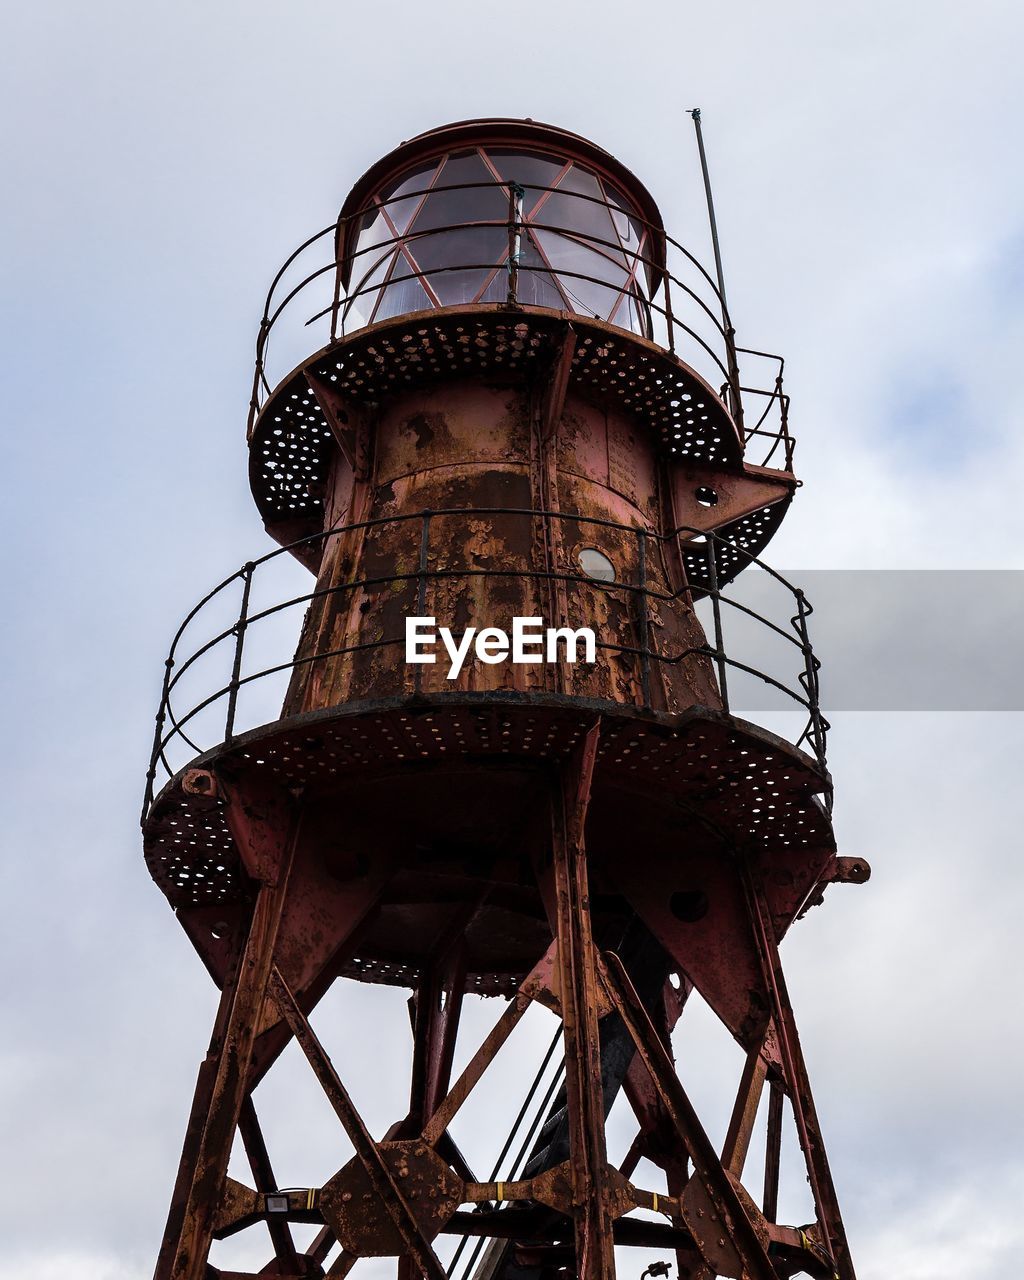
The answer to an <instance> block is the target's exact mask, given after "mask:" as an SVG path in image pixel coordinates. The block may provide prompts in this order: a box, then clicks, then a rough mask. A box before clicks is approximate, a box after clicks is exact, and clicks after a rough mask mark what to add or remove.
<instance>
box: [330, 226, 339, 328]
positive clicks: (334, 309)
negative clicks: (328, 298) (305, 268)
mask: <svg viewBox="0 0 1024 1280" xmlns="http://www.w3.org/2000/svg"><path fill="white" fill-rule="evenodd" d="M340 244H341V238H340V236H338V235H337V234H336V235H335V237H334V255H335V263H334V301H333V302H332V304H331V342H332V344H333V343H335V342H337V341H338V312H339V310H340V309H341V258H339V257H338V249H339V247H340Z"/></svg>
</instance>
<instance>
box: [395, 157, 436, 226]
mask: <svg viewBox="0 0 1024 1280" xmlns="http://www.w3.org/2000/svg"><path fill="white" fill-rule="evenodd" d="M438 168H439V161H437V160H431V161H430V162H429V163H428V164H425V165H421V166H420V167H419V168H418V169H414V170H413V172H412V173H409V174H407V175H406V176H405V177H404V178H403V179H402V180H401V182H398V183H396V184H395V185H394V186H393V187H391V188H390V189H389V190H388V191H382V192H381V203H382V204H383V205H384V208H385V209H387V211H388V217H389V218H390V219H391V221H392V222H393V223H394V224H395V227H396V229H397V230H398V232H399V233H400V234H402V233H404V232H405V231H406V230H407V229H408V225H409V219H410V218H411V217H412V215H413V213H414V212H415V211H416V209H417V208H418V207H419V204H420V201H421V200H422V199H423V195H422V192H423V190H424V188H426V187H429V186H430V185H431V182H432V180H433V178H434V175H435V174H436V173H437V170H438ZM406 192H412V193H414V194H411V195H408V196H406V195H405V193H406ZM415 193H420V194H415ZM403 196H404V197H405V198H404V199H403Z"/></svg>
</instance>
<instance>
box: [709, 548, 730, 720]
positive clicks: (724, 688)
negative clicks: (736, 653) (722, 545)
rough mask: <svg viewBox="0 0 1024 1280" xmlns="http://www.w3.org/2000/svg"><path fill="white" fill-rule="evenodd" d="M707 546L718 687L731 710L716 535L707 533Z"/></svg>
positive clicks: (726, 707)
mask: <svg viewBox="0 0 1024 1280" xmlns="http://www.w3.org/2000/svg"><path fill="white" fill-rule="evenodd" d="M705 543H706V546H707V570H708V595H709V596H710V597H711V612H712V615H713V617H714V620H715V663H716V665H717V667H718V688H719V691H720V693H721V695H722V708H723V710H725V711H728V710H729V682H728V679H727V674H726V662H725V643H724V641H723V639H722V606H721V599H720V596H719V591H718V565H717V563H716V562H715V535H714V534H713V533H708V534H705Z"/></svg>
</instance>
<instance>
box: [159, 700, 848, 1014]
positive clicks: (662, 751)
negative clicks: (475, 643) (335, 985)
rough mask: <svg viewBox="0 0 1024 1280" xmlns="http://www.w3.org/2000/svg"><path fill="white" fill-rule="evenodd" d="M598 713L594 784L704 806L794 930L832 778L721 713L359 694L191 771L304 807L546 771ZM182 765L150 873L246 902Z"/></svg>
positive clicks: (820, 844)
mask: <svg viewBox="0 0 1024 1280" xmlns="http://www.w3.org/2000/svg"><path fill="white" fill-rule="evenodd" d="M596 714H600V715H601V717H602V733H601V743H600V752H599V756H598V761H597V766H596V770H595V778H594V792H595V795H597V794H600V793H602V792H605V793H606V794H608V795H611V796H614V795H616V794H621V795H633V796H640V797H648V798H649V799H650V801H652V802H657V803H659V804H661V803H667V802H671V803H672V804H674V805H675V806H676V807H677V808H678V810H679V811H680V812H681V813H683V814H689V813H693V814H699V822H700V823H701V825H702V826H703V827H704V828H705V829H707V830H708V831H710V832H712V833H715V836H716V838H717V839H719V840H721V841H722V842H723V843H724V845H728V846H732V847H735V848H744V849H747V850H749V851H750V852H751V853H752V854H753V855H754V856H755V858H756V859H757V861H758V862H759V863H760V865H761V866H762V868H763V869H764V870H765V872H766V874H767V875H769V877H770V878H771V880H772V882H773V883H772V890H771V895H770V896H771V900H772V910H773V913H774V915H775V917H776V922H777V925H778V927H779V928H780V932H782V931H784V929H785V928H786V926H787V925H788V924H789V922H790V921H791V920H792V918H793V916H794V915H795V914H796V912H797V910H798V909H799V907H800V906H801V904H802V902H803V899H804V898H805V897H806V894H807V893H808V891H809V890H810V889H811V888H812V887H813V881H814V879H815V878H816V875H817V873H818V871H819V870H820V866H821V863H822V859H823V857H825V856H827V855H828V854H830V853H831V852H834V848H835V845H834V840H833V835H832V827H831V821H830V819H829V816H828V814H827V812H826V811H825V808H824V806H823V805H822V804H821V802H820V801H819V800H818V799H817V795H818V794H820V793H821V792H822V791H823V790H825V789H826V788H827V786H828V779H827V777H825V776H824V775H822V774H821V773H820V772H819V771H818V769H817V767H816V766H815V764H814V762H813V761H812V760H811V759H810V758H809V757H807V756H805V755H804V754H803V753H802V752H800V751H798V750H796V749H795V748H794V747H792V746H790V745H788V744H786V743H784V742H782V741H781V740H780V739H777V738H775V737H774V736H773V735H771V734H769V733H767V732H766V731H765V730H762V729H758V728H756V727H755V726H753V725H748V724H746V723H745V722H743V721H737V720H731V719H730V718H729V717H728V716H725V715H722V714H720V713H716V712H710V711H709V712H704V711H701V710H700V709H696V710H694V711H691V712H687V713H685V714H684V715H681V716H675V717H672V716H654V715H644V716H641V715H635V716H634V715H629V714H623V713H622V711H621V709H616V708H614V707H611V706H600V707H598V706H597V705H594V706H591V705H583V704H580V703H576V704H573V703H572V701H571V700H569V699H566V698H559V697H556V696H554V695H552V696H550V697H548V698H547V699H546V700H545V701H543V702H541V701H539V700H538V699H534V701H533V702H532V704H524V703H522V702H516V701H513V700H508V701H500V700H496V699H494V698H490V699H486V700H481V699H478V698H472V697H467V696H465V695H462V696H461V697H452V696H449V697H444V698H440V697H439V698H437V699H434V700H432V701H431V702H421V703H420V704H417V705H414V704H411V703H408V702H406V703H401V704H398V703H393V704H390V705H384V704H362V705H360V704H354V705H349V706H346V707H344V708H339V709H337V710H328V711H320V712H315V713H310V714H308V715H305V716H300V717H295V718H293V719H292V720H285V721H281V722H279V723H278V724H276V725H274V726H272V727H271V728H270V729H265V730H256V731H254V732H252V733H249V734H246V735H245V736H244V737H243V738H240V739H238V740H236V742H235V743H233V744H232V745H231V746H229V747H222V748H219V749H218V750H215V751H212V752H208V753H207V754H206V755H204V756H201V757H199V758H198V759H197V760H196V761H194V762H193V764H192V765H190V766H189V768H194V767H214V768H225V769H228V770H231V769H238V768H245V769H251V768H253V767H254V766H255V767H256V768H257V769H258V770H260V771H261V772H262V771H265V773H266V775H267V778H268V781H272V782H273V783H274V784H276V785H278V786H283V787H285V788H287V789H289V790H292V791H293V792H295V793H296V794H301V795H302V797H303V803H304V804H306V803H310V802H314V801H318V800H322V799H324V798H330V797H331V796H332V794H334V793H335V792H336V791H337V790H338V789H339V787H341V786H342V785H345V786H351V785H352V783H353V779H358V778H360V777H362V778H365V779H368V780H369V779H373V778H378V779H379V778H380V777H381V776H383V775H386V776H389V777H391V778H393V779H395V786H396V795H397V792H398V791H400V790H401V778H402V777H403V775H404V776H410V775H413V774H415V773H416V772H417V771H419V770H421V768H422V767H423V766H426V767H428V768H430V769H432V770H434V771H435V772H436V770H437V769H438V768H439V767H442V768H443V767H445V766H446V764H447V765H450V766H451V767H452V768H453V769H457V768H459V767H461V766H462V765H464V764H465V762H467V761H469V760H472V761H473V763H474V765H475V766H479V765H481V764H483V765H486V764H487V763H488V762H489V763H491V764H493V765H495V766H497V767H502V766H503V765H504V766H505V767H509V766H516V767H524V766H525V767H529V768H530V769H534V770H543V769H545V768H546V767H547V766H548V765H549V764H550V762H552V761H554V760H557V759H560V758H563V757H564V756H566V755H567V754H568V753H569V752H570V751H571V749H572V748H573V746H574V745H575V744H576V743H577V742H578V741H579V739H580V737H581V735H582V734H583V733H585V731H586V729H587V728H588V727H589V726H590V725H591V724H592V723H593V721H594V718H595V715H596ZM185 772H186V770H183V771H182V772H181V773H180V774H178V775H177V776H176V777H175V778H174V779H172V781H171V782H170V783H168V785H167V786H166V787H165V788H164V790H163V791H162V792H161V793H160V795H159V796H158V797H157V798H156V800H155V801H154V803H153V805H152V808H151V810H150V812H149V814H148V815H147V817H146V818H145V820H144V823H143V831H144V836H145V850H146V861H147V864H148V866H149V869H150V872H151V874H152V876H153V878H154V880H155V881H156V882H157V884H158V885H159V886H160V887H161V889H162V890H163V892H164V893H165V894H166V896H167V898H168V900H169V901H170V903H171V905H172V906H174V907H192V906H206V905H214V904H225V905H226V904H230V903H233V902H238V901H244V900H245V899H246V898H248V897H249V895H250V892H251V886H250V882H249V880H248V877H247V876H246V874H245V872H244V870H243V869H242V866H241V862H240V860H239V857H238V855H237V852H236V850H235V847H234V842H233V840H232V837H231V835H230V833H229V830H228V827H227V823H226V821H225V817H224V812H223V808H222V807H221V806H220V804H219V803H218V804H211V802H210V801H209V800H208V799H207V798H205V797H202V796H194V795H189V794H188V793H186V791H185V790H184V788H183V786H182V780H183V777H184V774H185ZM397 802H398V801H397V800H396V803H397ZM349 964H350V968H351V971H352V976H360V977H362V978H363V979H364V980H370V981H380V982H397V983H402V984H405V983H407V982H409V981H410V979H411V977H415V968H414V966H411V965H409V964H403V963H401V962H400V961H398V960H391V961H388V960H384V961H382V960H381V959H380V957H376V958H375V957H373V956H365V955H360V956H357V957H355V958H353V960H351V961H350V962H349ZM477 976H478V977H479V978H480V982H478V983H477V984H476V985H477V989H479V990H482V991H483V990H488V991H502V990H505V988H506V987H508V989H510V990H511V989H512V988H513V987H514V979H515V977H516V975H509V974H507V973H506V974H491V975H477ZM520 976H521V975H520Z"/></svg>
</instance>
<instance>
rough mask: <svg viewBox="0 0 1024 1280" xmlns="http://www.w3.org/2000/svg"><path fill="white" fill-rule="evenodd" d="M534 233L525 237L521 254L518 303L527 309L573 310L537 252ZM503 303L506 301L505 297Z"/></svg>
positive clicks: (505, 283) (506, 279)
mask: <svg viewBox="0 0 1024 1280" xmlns="http://www.w3.org/2000/svg"><path fill="white" fill-rule="evenodd" d="M532 235H533V233H532V232H529V233H527V234H524V235H523V238H522V241H521V246H522V247H521V249H520V253H519V287H518V289H517V291H516V298H517V301H519V302H521V303H522V304H523V306H526V307H554V308H555V310H557V311H564V310H565V309H566V308H568V309H569V310H570V311H571V310H572V306H571V304H570V303H569V302H568V301H567V300H566V298H565V297H564V295H563V294H561V293H560V292H559V290H558V286H557V284H556V283H555V278H554V276H553V275H552V274H551V272H550V271H549V270H548V266H547V263H546V262H545V261H544V259H543V258H542V257H541V255H540V254H539V253H538V252H537V246H536V245H535V244H534V243H533V240H532ZM504 285H505V290H506V292H507V291H508V277H507V275H506V277H505V282H504ZM501 301H504V295H503V296H502V299H501Z"/></svg>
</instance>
